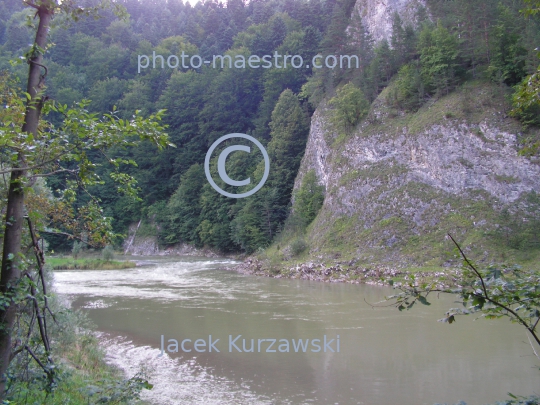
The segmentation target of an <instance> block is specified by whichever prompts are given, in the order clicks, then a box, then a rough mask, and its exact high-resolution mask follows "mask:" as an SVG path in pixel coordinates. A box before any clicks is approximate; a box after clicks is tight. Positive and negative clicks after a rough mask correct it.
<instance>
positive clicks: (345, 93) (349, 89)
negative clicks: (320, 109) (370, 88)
mask: <svg viewBox="0 0 540 405" xmlns="http://www.w3.org/2000/svg"><path fill="white" fill-rule="evenodd" d="M336 93H337V94H336V96H335V97H333V98H331V99H330V101H329V103H328V104H330V105H331V106H332V107H335V110H334V112H333V114H332V122H333V123H334V125H336V126H337V127H338V128H342V129H346V130H350V129H353V128H354V127H355V126H356V125H357V124H358V123H359V122H360V120H361V119H362V118H364V117H365V116H366V115H367V113H368V112H369V107H370V103H369V101H368V100H367V98H366V97H365V96H364V93H363V92H362V90H360V89H359V88H357V87H355V86H354V84H352V83H348V84H346V85H345V86H343V87H341V88H340V89H338V90H337V92H336Z"/></svg>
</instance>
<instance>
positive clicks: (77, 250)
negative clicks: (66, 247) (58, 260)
mask: <svg viewBox="0 0 540 405" xmlns="http://www.w3.org/2000/svg"><path fill="white" fill-rule="evenodd" d="M82 248H83V243H82V242H79V241H77V240H76V241H75V242H73V247H72V248H71V254H72V255H73V258H74V259H76V258H77V257H78V256H79V253H81V250H82Z"/></svg>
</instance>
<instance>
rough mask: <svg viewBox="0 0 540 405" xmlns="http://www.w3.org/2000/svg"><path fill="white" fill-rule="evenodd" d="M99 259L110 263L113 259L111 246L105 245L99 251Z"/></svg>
mask: <svg viewBox="0 0 540 405" xmlns="http://www.w3.org/2000/svg"><path fill="white" fill-rule="evenodd" d="M101 258H102V259H103V260H105V261H106V262H110V261H112V260H113V259H114V249H113V247H112V246H111V245H107V246H105V247H104V248H103V250H102V251H101Z"/></svg>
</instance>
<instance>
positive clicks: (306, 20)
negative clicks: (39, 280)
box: [0, 0, 540, 253]
mask: <svg viewBox="0 0 540 405" xmlns="http://www.w3.org/2000/svg"><path fill="white" fill-rule="evenodd" d="M121 3H122V4H123V5H124V6H125V7H126V9H127V11H128V13H129V15H130V18H129V21H122V20H119V19H117V18H116V17H115V16H114V15H113V14H112V12H110V13H109V14H106V17H105V18H102V19H98V20H94V19H85V18H82V19H81V20H80V21H78V22H77V23H76V24H73V25H71V27H70V28H67V29H66V28H65V26H64V25H62V24H56V25H55V26H54V27H53V28H52V29H51V31H50V33H49V34H50V38H51V41H52V42H53V43H54V45H53V46H52V47H51V48H50V49H48V50H47V52H46V54H45V61H46V65H47V69H48V76H47V86H48V87H47V94H48V96H49V97H50V98H52V99H54V100H56V101H57V102H58V103H61V104H68V105H70V104H72V103H74V102H77V101H80V100H82V99H85V98H86V99H90V100H91V103H90V104H89V106H88V109H89V111H90V112H99V113H104V112H110V111H113V109H116V110H117V111H116V114H117V115H119V116H120V117H122V118H129V117H131V116H132V114H133V113H134V111H135V110H141V112H142V114H143V115H148V114H151V113H155V112H157V111H158V110H160V109H165V110H166V113H165V119H164V122H165V124H167V125H168V129H167V132H168V133H169V136H170V140H171V141H172V142H173V143H174V144H175V146H176V147H174V148H173V147H171V148H167V149H165V150H164V151H161V152H156V151H155V149H154V148H153V146H152V145H151V144H150V143H148V144H146V145H142V146H139V147H137V148H131V149H128V150H127V151H119V150H115V151H111V154H112V153H114V154H115V155H118V154H119V153H120V154H123V156H124V158H125V159H126V160H133V161H135V162H137V166H136V167H133V166H129V165H126V168H125V170H126V171H128V172H129V173H130V174H132V175H133V176H134V177H135V178H136V179H137V180H138V187H140V192H139V196H140V199H139V200H136V199H133V198H131V197H128V196H121V195H118V194H117V192H116V189H115V187H116V186H115V185H114V182H113V180H112V179H111V173H113V172H112V171H111V169H110V168H108V166H105V165H103V167H102V168H100V169H98V171H99V174H100V176H101V178H102V180H103V184H101V185H98V186H93V187H92V188H91V189H89V190H84V189H82V188H81V189H80V194H79V196H78V199H77V202H76V204H77V205H79V206H84V205H85V204H86V203H87V202H88V199H89V197H88V195H89V194H92V195H94V196H97V197H99V199H100V200H101V204H102V206H103V207H104V208H105V215H106V216H108V217H112V218H113V224H114V228H115V230H116V231H117V232H118V233H120V234H125V233H126V232H127V228H128V226H129V225H130V224H132V223H137V222H139V221H141V223H142V225H141V227H140V232H141V233H142V234H145V235H155V236H157V237H158V240H159V242H160V243H161V244H163V245H167V244H174V243H177V242H187V243H190V244H194V245H196V246H198V247H202V246H208V247H211V248H214V249H216V250H219V251H221V252H247V253H251V252H254V251H256V250H257V249H258V248H264V247H266V246H268V245H269V244H270V243H271V242H272V240H273V239H274V238H275V237H276V235H278V234H279V233H280V232H282V231H283V229H284V227H286V226H297V227H300V228H301V227H305V226H307V224H309V222H310V221H311V220H313V218H314V217H315V215H316V213H317V210H318V208H319V207H320V206H321V204H322V200H323V191H322V189H321V188H320V187H317V186H316V179H315V178H314V176H306V179H305V181H304V183H305V184H303V185H302V187H300V188H299V190H298V192H297V194H296V198H295V209H294V214H292V211H291V197H292V196H293V185H294V180H295V177H296V174H297V171H298V169H299V166H300V161H301V159H302V156H303V151H304V148H305V144H306V141H307V136H308V133H309V123H310V116H311V114H312V113H313V111H314V109H315V108H316V107H317V106H318V105H319V103H321V102H328V105H329V106H330V107H331V108H333V110H334V114H333V120H332V121H333V122H332V124H333V125H335V126H336V128H339V130H340V131H344V132H349V131H351V130H352V129H354V127H355V126H356V125H358V124H359V123H360V122H361V120H363V119H368V118H369V117H367V115H368V111H369V105H370V103H371V102H372V101H373V100H374V99H375V98H376V97H377V96H378V94H380V92H381V91H382V90H383V89H384V88H385V87H386V86H388V84H389V83H390V82H391V81H396V83H397V85H396V86H395V87H394V91H393V93H392V95H391V100H392V102H393V103H394V105H395V107H396V108H399V109H402V110H405V111H415V110H417V109H418V108H420V107H421V106H422V105H423V104H424V103H425V102H426V101H427V100H430V99H433V98H437V97H440V96H443V95H446V94H448V93H450V92H452V91H453V90H454V89H455V88H456V87H457V86H459V85H460V84H462V83H463V82H465V81H467V80H471V79H480V80H489V81H494V82H495V83H497V84H499V85H500V86H501V87H502V88H505V89H507V90H508V92H509V95H511V93H512V92H513V90H512V87H513V86H516V85H519V84H520V83H521V82H522V81H523V80H524V79H525V78H526V77H527V76H528V75H530V74H532V73H533V72H534V71H536V69H537V68H538V64H539V60H538V56H537V50H535V47H536V46H537V45H538V43H540V21H539V19H538V16H530V17H529V18H523V16H522V15H521V14H520V9H521V8H523V3H522V2H521V1H514V0H476V1H468V0H454V1H442V0H428V2H427V5H428V7H427V8H419V9H418V10H416V16H415V18H414V21H411V22H407V23H406V22H404V21H402V19H401V18H400V16H399V15H398V14H395V15H394V17H393V20H392V32H391V36H390V39H389V40H388V41H386V40H383V41H382V42H379V43H376V42H375V41H374V40H373V38H372V37H371V36H370V35H369V32H368V30H367V29H366V26H365V24H364V23H363V21H362V16H361V15H359V14H358V12H357V9H356V8H354V3H355V2H354V1H353V0H337V1H335V0H328V1H324V0H309V1H305V0H276V1H251V2H249V3H247V2H244V1H242V0H229V1H227V2H226V3H222V2H217V1H205V2H199V3H197V4H196V5H195V6H191V5H190V4H189V3H185V4H184V3H183V2H182V1H179V0H170V1H165V0H153V1H150V0H142V1H138V0H126V1H123V2H121ZM88 4H91V2H89V3H88ZM428 10H429V11H428ZM32 23H33V20H32V10H30V9H28V8H26V9H24V8H23V4H22V2H20V1H19V0H7V1H4V2H3V3H2V4H1V5H0V44H1V45H0V70H3V69H5V70H9V71H11V72H12V73H13V74H14V75H15V76H17V77H19V78H20V80H21V82H22V83H24V77H25V76H26V74H27V66H26V65H25V64H22V63H19V64H16V63H13V61H14V60H17V59H18V58H20V56H21V55H23V54H24V53H25V52H27V51H28V44H30V43H31V42H32V35H33V29H32V28H31V24H32ZM183 51H184V52H185V53H186V54H189V55H194V54H198V55H200V56H201V57H202V58H203V59H209V60H211V59H212V55H219V54H221V55H224V54H227V53H229V54H231V55H238V54H242V55H245V56H246V57H247V56H249V55H259V56H262V55H266V54H273V53H274V52H275V51H277V52H278V53H279V54H282V55H285V54H289V55H301V56H302V58H303V60H311V58H312V57H313V56H314V55H316V54H318V53H320V54H322V55H324V56H326V55H336V56H338V55H358V56H359V66H358V68H356V67H354V68H342V69H339V68H334V69H330V68H321V69H295V68H292V67H290V66H289V67H287V68H285V69H279V68H276V67H273V68H271V69H250V68H245V69H238V68H227V67H225V68H223V69H215V68H212V67H210V66H204V65H203V66H202V67H201V68H198V69H184V68H177V69H169V68H164V69H160V68H159V66H158V68H156V69H143V70H141V72H140V73H139V72H138V67H137V61H138V55H152V53H153V52H155V53H156V54H159V55H164V56H165V57H166V56H167V55H171V54H174V55H180V54H181V53H182V52H183ZM10 61H11V62H10ZM515 114H516V116H517V118H519V119H520V120H521V121H522V122H523V124H524V125H538V124H540V118H539V117H540V111H539V109H538V108H537V107H530V108H527V109H522V110H520V111H518V112H516V113H515ZM50 119H51V120H52V121H53V122H54V121H55V120H60V117H55V116H54V114H53V115H52V116H51V117H50ZM235 132H238V133H245V134H250V135H252V136H254V137H256V138H257V139H259V140H260V142H261V143H262V144H263V145H264V146H265V147H266V149H267V150H268V153H269V156H270V161H271V171H270V177H269V178H268V181H267V182H266V184H265V186H264V187H263V188H262V189H261V190H260V191H259V192H258V193H256V194H255V195H253V196H252V197H250V198H244V199H231V198H227V197H224V196H222V195H220V194H218V193H217V192H216V191H215V190H214V189H213V188H212V187H211V186H210V184H208V182H207V181H206V178H205V174H204V169H203V162H204V158H205V155H206V152H207V150H208V148H209V147H210V145H211V144H212V143H213V142H214V141H215V140H216V139H218V138H219V137H221V136H223V135H225V134H229V133H235ZM223 146H226V145H223ZM246 156H249V157H248V158H246ZM91 159H92V160H93V161H94V162H95V163H96V164H98V165H100V164H102V163H103V162H105V161H106V160H107V159H108V157H107V156H101V155H97V154H96V155H95V156H91ZM260 160H261V159H260V154H258V153H251V154H249V155H245V154H233V155H231V156H230V158H229V159H228V161H227V171H228V173H229V175H230V176H231V177H232V178H237V179H242V178H246V177H250V176H251V177H253V180H255V181H254V183H255V184H256V183H257V180H258V179H260V178H261V176H262V170H263V169H262V166H261V163H260ZM216 164H217V156H216V158H215V159H213V161H212V164H211V167H212V170H214V171H215V166H216ZM67 180H69V177H68V176H67V175H66V176H60V175H59V176H52V177H49V178H48V179H47V182H48V186H49V188H50V189H51V190H52V191H53V192H57V190H61V189H62V188H63V187H64V184H65V182H66V181H67ZM221 187H222V188H223V189H225V190H228V187H229V186H227V185H225V183H222V184H221ZM87 192H89V193H87ZM119 241H120V240H119ZM50 243H51V247H52V248H56V249H62V248H64V249H69V248H70V246H69V245H68V243H69V244H71V243H72V242H68V241H67V240H63V239H60V238H57V237H55V238H53V237H51V238H50Z"/></svg>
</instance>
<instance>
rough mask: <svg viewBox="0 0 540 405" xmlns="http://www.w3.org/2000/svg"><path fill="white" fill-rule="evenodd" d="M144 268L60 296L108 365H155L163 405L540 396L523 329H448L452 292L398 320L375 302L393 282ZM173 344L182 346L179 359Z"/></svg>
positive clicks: (94, 277) (221, 266) (473, 325)
mask: <svg viewBox="0 0 540 405" xmlns="http://www.w3.org/2000/svg"><path fill="white" fill-rule="evenodd" d="M145 260H146V261H147V264H148V265H146V266H142V267H137V268H135V269H125V270H112V271H106V270H99V271H92V270H87V271H56V272H55V288H56V291H57V292H58V293H59V294H60V295H62V296H64V297H66V298H68V299H69V301H70V302H71V305H72V306H73V307H74V308H84V311H86V312H87V313H88V315H89V317H90V318H91V319H92V320H93V322H94V323H95V324H96V325H97V329H98V331H99V335H100V339H101V340H102V343H103V345H104V347H105V348H106V352H107V359H108V361H109V362H110V363H112V364H115V365H117V366H118V367H120V368H122V369H123V370H125V371H126V373H127V374H128V375H129V376H132V375H133V374H135V373H136V372H137V371H138V370H139V369H140V368H141V367H143V368H144V369H145V370H146V371H147V373H148V374H149V376H150V382H151V383H152V384H154V388H153V389H152V390H150V391H144V394H143V398H144V399H145V400H147V401H148V402H149V403H152V404H159V405H169V404H171V405H173V404H174V405H182V404H186V405H187V404H190V405H192V404H205V405H208V404H224V405H227V404H321V405H322V404H324V405H328V404H343V405H349V404H366V405H389V404H400V405H433V404H435V403H444V402H447V403H449V404H454V403H456V402H458V401H459V400H464V401H465V402H467V404H468V405H478V404H485V403H490V402H494V401H495V400H503V399H505V398H507V393H508V392H512V393H517V394H526V395H530V394H532V393H534V392H535V391H536V393H538V392H539V391H540V384H539V377H540V374H539V373H540V372H539V371H538V369H536V370H535V369H534V367H535V365H537V361H535V360H536V359H535V357H534V356H533V354H532V350H531V347H530V346H529V343H528V341H527V337H526V334H525V333H524V331H523V329H522V328H521V327H520V326H518V325H513V324H510V322H509V321H508V320H494V321H487V320H484V319H481V320H475V319H474V318H473V317H461V318H459V319H458V320H457V322H456V323H455V324H452V325H448V324H443V323H440V322H437V319H439V318H441V317H442V316H443V315H444V312H445V311H446V310H447V309H448V308H450V307H452V306H456V305H457V304H454V299H455V298H454V297H448V296H445V297H441V298H440V299H434V300H433V303H432V305H431V306H418V307H416V306H415V307H414V308H413V309H412V310H410V311H404V312H402V313H400V312H399V311H398V310H397V309H395V308H377V309H372V308H371V307H370V306H369V305H368V304H367V303H366V301H367V302H370V303H375V302H378V301H381V300H382V299H384V297H385V296H387V295H390V294H392V293H393V290H392V289H390V288H383V287H375V286H368V285H350V284H343V283H320V282H310V281H301V280H289V279H273V278H264V277H256V276H246V275H242V274H238V273H236V272H234V271H230V270H227V268H230V267H231V266H232V265H234V262H233V261H231V260H228V259H221V260H220V259H207V258H195V257H176V258H172V257H151V258H145ZM162 335H163V340H164V342H165V353H164V355H162V356H161V346H162V345H161V339H162V337H161V336H162ZM210 335H211V336H212V337H211V338H209V336H210ZM238 335H241V337H239V338H238V339H237V340H234V339H236V338H237V337H238ZM338 336H339V352H338V347H337V343H338V342H337V337H338ZM325 337H326V347H325V345H324V339H325ZM185 339H189V340H190V341H185V345H184V348H185V349H186V350H191V352H184V351H182V348H181V342H182V341H184V340H185ZM198 339H201V341H199V342H198V343H197V345H195V343H196V342H195V341H196V340H198ZM209 339H210V340H211V341H212V345H211V344H209V342H208V341H209ZM216 339H219V340H218V341H217V342H216ZM251 339H254V341H253V343H254V345H253V349H254V350H253V352H245V351H244V350H243V349H244V348H245V349H247V350H249V349H251V347H250V345H251ZM258 339H261V340H262V339H265V341H261V342H258ZM267 339H276V341H275V343H272V341H271V340H267ZM299 339H301V340H302V342H304V343H305V342H306V341H307V344H308V345H307V346H306V350H305V352H304V350H303V347H302V346H301V345H299ZM332 339H333V341H331V340H332ZM174 340H176V341H177V342H178V352H167V348H169V349H170V350H171V351H174V349H175V346H174ZM243 340H245V347H243ZM317 340H320V342H318V341H317ZM202 341H204V342H205V343H204V345H203V343H202ZM231 341H232V342H233V344H232V345H231V344H230V342H231ZM330 341H331V342H330ZM279 344H281V346H278V345H279ZM169 345H171V346H169ZM258 345H260V352H259V350H258V349H259V348H258V347H257V346H258ZM317 345H319V348H320V350H319V351H317ZM195 347H197V349H198V350H199V351H195ZM295 348H296V349H297V350H295ZM323 348H324V349H325V350H323ZM210 349H213V350H212V351H211V352H209V350H210ZM287 349H288V351H287ZM217 350H219V352H217ZM267 350H269V352H267ZM271 350H275V352H274V351H271Z"/></svg>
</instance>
